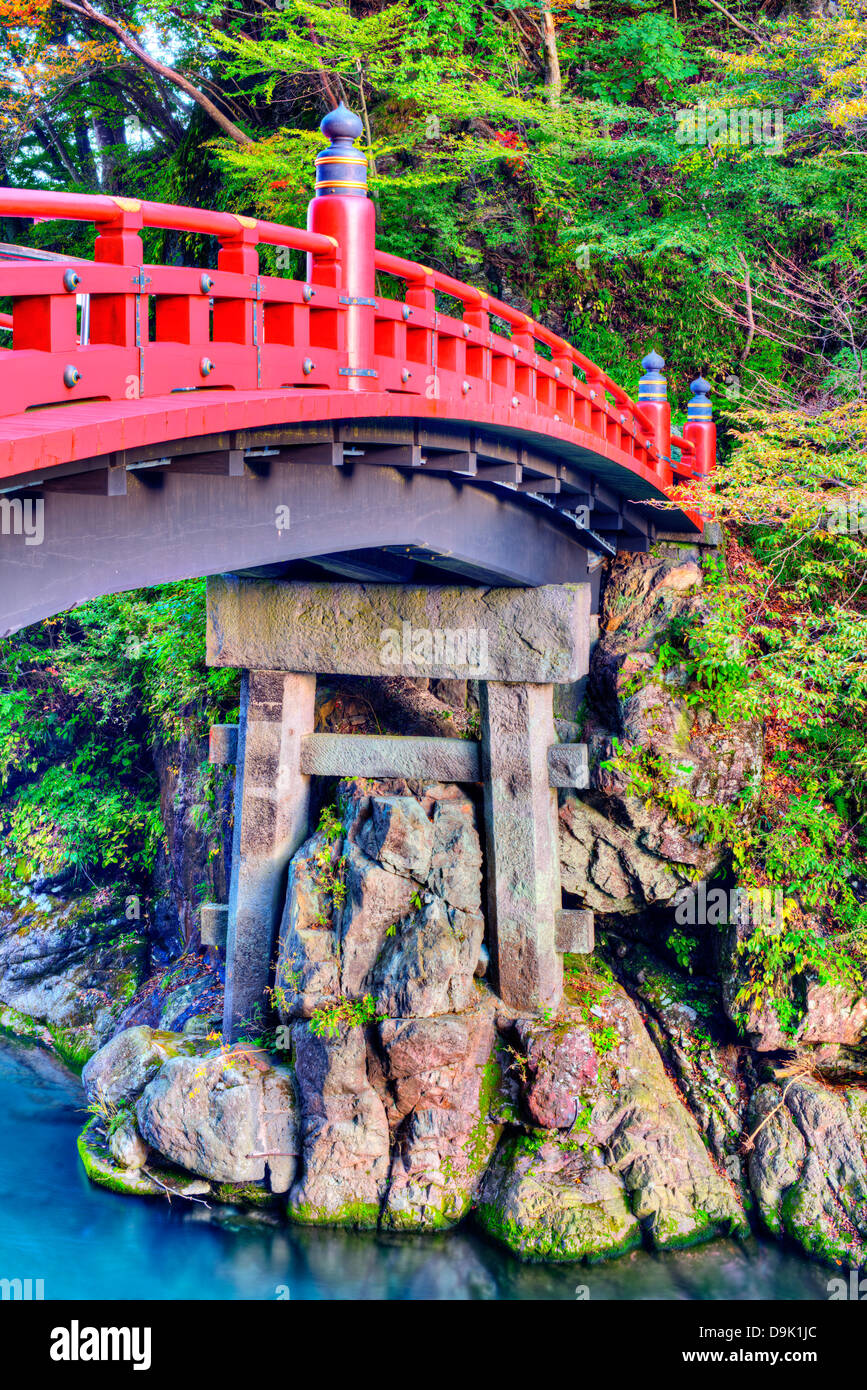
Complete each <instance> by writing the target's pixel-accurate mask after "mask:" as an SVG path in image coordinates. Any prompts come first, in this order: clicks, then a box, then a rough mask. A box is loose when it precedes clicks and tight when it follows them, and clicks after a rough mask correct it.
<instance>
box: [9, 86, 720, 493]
mask: <svg viewBox="0 0 867 1390" xmlns="http://www.w3.org/2000/svg"><path fill="white" fill-rule="evenodd" d="M355 119H356V118H354V117H352V116H351V114H350V113H347V112H345V111H344V112H343V114H342V115H341V112H340V111H338V112H332V113H331V116H330V117H326V118H325V121H323V130H324V131H325V132H326V133H327V134H331V135H332V136H333V137H334V143H333V144H332V145H331V147H330V148H329V150H327V151H326V152H325V153H324V154H323V155H321V156H320V157H319V159H318V160H317V197H316V198H314V200H313V201H312V203H311V205H310V215H309V222H310V229H309V230H306V231H305V230H302V229H300V228H296V227H286V226H282V225H281V224H279V223H275V222H268V221H262V220H260V219H256V218H252V217H244V216H240V215H238V214H234V213H228V212H209V211H205V210H201V209H197V208H186V207H173V206H169V205H167V204H162V203H152V202H147V201H139V200H136V199H127V198H111V197H105V196H86V195H79V194H68V193H49V192H41V191H32V190H16V189H0V216H2V217H22V218H36V219H40V220H44V219H54V218H66V219H71V220H76V221H84V222H90V223H92V224H93V225H94V226H95V229H96V239H95V245H94V253H93V261H89V262H82V261H81V260H78V259H76V260H72V259H70V261H69V263H65V262H64V261H63V260H33V261H28V260H19V259H16V260H14V261H11V262H5V263H4V261H3V260H2V259H0V298H9V299H11V301H12V315H11V320H10V318H9V316H8V315H4V316H2V317H0V328H8V327H10V326H11V330H12V346H11V348H10V349H3V348H0V418H2V417H8V416H11V415H16V414H20V413H21V412H23V411H28V410H32V409H34V408H37V407H43V406H50V405H56V404H60V403H64V404H65V403H67V402H71V401H94V400H100V401H105V400H110V401H123V400H138V399H141V398H145V397H157V396H165V395H168V394H170V393H172V392H176V391H190V390H196V389H203V388H222V389H230V390H236V391H241V390H243V391H250V390H263V391H265V390H267V391H274V390H282V389H287V388H288V389H292V390H296V389H299V388H303V389H304V390H306V391H311V392H313V391H330V392H334V391H347V390H349V391H354V392H358V391H362V392H388V393H400V394H403V395H405V396H406V397H407V398H408V405H409V404H410V401H411V400H412V398H417V399H418V398H421V399H422V400H425V401H431V402H433V401H439V402H441V403H444V406H442V407H428V408H427V409H428V412H429V413H434V414H439V415H441V416H447V414H448V410H447V406H448V403H449V402H463V403H464V409H463V410H462V412H461V414H462V418H466V416H467V413H468V411H471V410H472V407H473V406H475V405H478V406H479V407H480V408H482V407H484V408H486V409H487V408H490V407H500V408H501V410H505V412H506V417H507V419H508V421H509V423H510V424H511V423H514V424H515V425H516V426H522V427H524V428H528V429H532V428H533V422H539V421H542V420H544V421H546V422H547V424H546V425H545V430H546V432H548V433H552V432H553V433H554V434H557V433H558V432H562V434H563V435H564V437H566V436H568V433H569V432H570V431H574V430H578V431H581V432H582V434H584V435H589V436H591V440H592V441H598V444H599V445H602V446H605V452H610V451H611V450H616V451H617V452H618V453H619V454H620V455H624V456H625V459H626V461H627V462H629V461H634V462H633V466H635V465H636V464H637V465H640V466H642V467H643V468H645V469H649V470H651V472H652V474H653V476H654V479H655V480H656V481H657V482H658V485H659V486H660V487H663V488H665V487H668V486H669V485H670V484H671V482H672V480H673V474H674V475H676V476H681V477H692V476H696V475H697V476H703V475H706V474H707V473H709V472H710V471H711V469H712V467H713V463H714V454H715V443H714V438H715V429H714V426H713V424H712V422H711V420H710V402H709V399H704V397H706V395H707V391H709V387H708V386H707V383H706V382H701V381H699V382H696V383H694V386H693V389H694V392H695V390H696V388H697V387H701V388H703V389H702V391H701V393H700V395H701V396H702V399H699V400H694V402H693V405H692V406H691V407H690V423H689V424H688V425H687V426H686V431H685V437H684V438H679V437H678V436H676V435H675V436H672V435H671V433H670V410H669V407H668V403H667V400H665V382H664V379H663V378H662V377H661V376H660V374H659V371H658V369H655V370H649V371H648V373H647V375H646V376H645V378H643V379H642V389H641V391H640V393H639V395H640V399H639V402H635V401H633V400H631V399H630V397H629V395H628V394H627V393H626V392H625V391H624V390H623V389H622V388H621V387H620V386H619V385H618V384H617V383H616V382H614V381H612V380H611V378H610V377H609V376H608V375H607V373H606V372H605V371H604V370H603V369H602V368H600V367H598V366H597V365H596V364H595V363H594V362H592V361H591V360H590V359H589V358H587V357H585V356H584V355H583V354H582V353H581V352H579V351H578V349H576V348H575V347H573V346H572V345H571V344H570V343H568V342H566V341H565V340H564V339H563V338H560V337H559V336H558V335H557V334H556V333H552V332H551V331H550V330H549V329H547V328H545V327H544V325H542V324H540V323H537V322H535V321H534V320H532V319H530V318H529V317H528V316H527V315H525V314H523V313H521V312H519V311H518V310H515V309H513V308H511V307H510V306H509V305H508V304H505V303H503V302H502V301H501V300H499V299H496V298H494V297H493V296H491V295H488V294H486V293H485V292H484V291H482V290H478V289H475V288H473V287H472V286H469V285H465V284H463V283H461V282H460V281H458V280H454V279H452V278H451V277H450V276H448V275H445V274H442V273H441V272H439V271H437V270H432V269H430V268H428V267H426V266H423V265H420V264H417V263H416V262H414V261H408V260H403V259H402V258H400V257H398V256H392V255H389V254H387V253H386V252H382V251H377V250H376V248H375V241H374V233H373V205H372V203H371V202H370V201H369V200H368V198H367V197H366V183H365V182H364V180H363V177H359V178H357V179H356V180H355V181H353V180H351V179H347V178H346V177H344V176H345V175H346V173H347V165H348V166H350V167H349V171H348V172H349V173H353V172H355V173H358V172H359V169H360V170H362V171H363V164H364V156H363V155H362V154H361V152H360V151H358V150H357V149H356V148H355V145H354V139H355V135H354V134H353V133H352V130H353V129H354V128H351V122H353V121H354V120H355ZM341 122H342V124H341ZM329 123H330V124H329ZM334 173H336V174H339V175H340V177H339V178H337V177H335V178H331V179H329V178H328V175H329V174H334ZM359 195H361V196H359ZM148 227H156V228H163V229H169V230H175V231H180V232H188V233H200V234H205V235H210V236H213V237H215V238H216V239H217V241H218V243H219V250H218V254H217V258H216V259H217V265H216V268H215V269H202V268H194V267H187V266H173V265H150V264H147V263H146V262H145V261H144V250H143V245H142V240H141V235H140V234H141V232H142V230H143V229H144V228H148ZM259 246H271V247H278V248H288V249H292V250H296V251H300V252H305V253H306V255H307V265H306V272H307V273H306V278H305V279H304V280H295V279H291V278H288V277H284V276H275V275H260V273H259V255H258V247H259ZM376 272H380V273H381V274H385V275H388V276H390V277H395V278H397V279H399V280H402V281H403V282H404V283H405V293H404V297H403V298H400V299H395V298H388V297H384V296H382V295H377V294H376V278H375V277H376ZM438 294H439V295H444V296H448V297H450V298H452V299H454V300H457V301H458V302H459V303H460V304H461V305H462V309H463V312H462V316H461V317H460V318H457V317H454V316H452V315H450V314H447V313H443V312H441V311H440V310H439V308H438V307H437V306H438V301H437V295H438ZM83 302H86V303H87V305H88V313H87V314H86V315H83V314H82V312H81V306H82V303H83ZM492 317H494V318H496V319H499V320H500V321H501V322H503V323H505V324H506V325H507V327H508V330H509V334H510V336H505V335H504V334H502V333H499V332H495V331H494V330H493V329H492V326H491V319H492ZM648 363H655V364H658V365H659V366H662V365H664V363H662V359H661V358H657V357H655V355H654V356H653V357H651V358H647V359H645V365H646V366H647V364H648ZM705 388H706V389H705ZM694 407H695V410H694ZM371 408H372V410H373V409H375V407H374V403H373V402H371ZM480 418H484V416H483V414H482V415H480ZM500 418H502V416H500ZM552 427H553V429H552ZM672 445H674V446H675V448H677V449H679V450H680V453H681V458H680V459H679V460H677V461H675V462H674V463H672V457H671V454H672Z"/></svg>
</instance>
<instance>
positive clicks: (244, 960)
mask: <svg viewBox="0 0 867 1390" xmlns="http://www.w3.org/2000/svg"><path fill="white" fill-rule="evenodd" d="M315 694H316V677H315V676H314V675H304V676H302V675H294V674H290V673H287V672H284V671H245V672H244V676H243V680H242V686H241V722H240V729H239V737H238V764H237V773H236V778H235V831H234V842H233V849H232V882H231V886H230V889H229V925H228V941H227V948H226V997H225V1007H224V1013H223V1036H224V1037H225V1039H226V1040H227V1041H234V1040H235V1039H236V1038H237V1037H238V1034H239V1032H240V1031H241V1028H242V1025H243V1024H245V1023H255V1016H256V1010H257V1007H258V1008H259V1009H261V1010H262V1011H263V1012H264V1009H265V1004H266V999H265V988H266V986H267V984H268V978H269V975H270V969H271V958H272V955H273V950H274V944H275V939H276V934H277V928H278V925H279V915H280V908H281V901H280V899H281V894H282V891H283V886H284V870H285V868H286V865H287V864H288V862H289V860H290V859H291V857H292V855H293V854H294V853H295V851H296V849H297V848H298V846H299V845H300V844H301V842H302V841H303V840H304V838H305V836H306V835H307V821H308V814H309V807H310V778H309V777H307V776H305V775H304V774H303V773H302V772H301V740H302V738H303V736H304V735H305V734H309V733H311V732H312V730H313V726H314V720H315V716H314V697H315Z"/></svg>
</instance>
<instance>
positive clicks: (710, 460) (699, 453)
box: [683, 376, 716, 478]
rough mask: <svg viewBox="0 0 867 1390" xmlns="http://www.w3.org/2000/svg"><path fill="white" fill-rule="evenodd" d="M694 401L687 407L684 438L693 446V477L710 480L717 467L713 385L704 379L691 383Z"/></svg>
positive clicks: (697, 379) (700, 378)
mask: <svg viewBox="0 0 867 1390" xmlns="http://www.w3.org/2000/svg"><path fill="white" fill-rule="evenodd" d="M689 389H690V391H691V392H692V400H691V401H690V403H689V406H688V407H687V422H686V425H685V426H684V431H683V437H684V439H685V440H686V441H687V442H688V443H689V444H691V445H692V446H693V450H694V453H693V470H692V471H693V476H694V477H696V478H708V477H710V475H711V473H712V472H713V470H714V468H715V467H716V425H715V424H714V422H713V406H712V405H711V400H710V392H711V385H710V382H709V381H705V379H704V377H701V376H699V377H696V379H695V381H693V382H690V387H689Z"/></svg>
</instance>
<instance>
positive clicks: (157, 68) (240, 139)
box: [60, 0, 254, 145]
mask: <svg viewBox="0 0 867 1390" xmlns="http://www.w3.org/2000/svg"><path fill="white" fill-rule="evenodd" d="M60 4H61V6H62V7H63V9H65V10H70V11H71V12H72V13H73V14H78V15H83V16H84V17H85V19H89V20H91V22H92V23H94V24H99V25H100V26H101V27H102V28H103V29H108V31H109V32H110V33H112V34H114V36H115V38H116V39H117V41H118V43H120V44H122V45H123V47H124V48H126V49H128V50H129V52H130V53H132V54H133V55H134V56H135V57H136V58H138V60H139V62H141V63H144V65H145V67H146V68H148V69H149V70H150V71H151V72H153V73H156V74H157V75H158V76H160V77H164V78H165V79H166V81H167V82H171V83H172V84H173V85H174V86H175V87H179V88H180V90H181V91H182V92H185V93H186V94H187V96H188V97H190V98H192V100H193V101H194V102H195V103H196V104H197V105H198V106H200V107H201V108H202V110H203V111H205V112H207V114H208V115H209V116H210V118H211V120H212V121H213V122H214V124H215V125H218V126H219V127H220V129H221V130H222V131H224V132H225V133H226V135H228V136H229V137H230V138H231V139H232V140H234V141H235V144H236V145H252V144H253V143H254V142H253V141H252V140H251V139H250V136H249V135H248V134H247V133H246V131H244V130H242V129H241V127H240V126H237V125H235V122H234V121H230V120H229V118H228V116H224V115H223V112H222V111H221V110H220V108H219V107H218V106H216V105H215V104H214V102H212V101H211V99H210V97H206V96H205V94H204V92H202V91H200V90H199V88H198V87H196V86H195V85H194V84H193V83H192V82H190V81H189V80H188V79H187V78H186V77H183V76H182V74H181V73H179V72H177V71H176V70H175V69H174V68H170V67H169V66H168V65H167V64H166V63H161V62H160V61H159V59H158V58H153V57H152V56H151V55H150V53H147V52H146V51H145V49H143V48H142V46H141V44H140V43H139V42H138V41H137V40H136V39H134V38H133V36H132V34H128V33H127V31H126V30H125V29H124V27H123V25H122V24H119V23H118V21H117V20H116V19H112V18H111V17H110V15H107V14H102V13H101V12H100V11H99V10H95V9H94V8H93V6H92V5H91V3H90V0H81V3H80V4H76V3H75V0H60Z"/></svg>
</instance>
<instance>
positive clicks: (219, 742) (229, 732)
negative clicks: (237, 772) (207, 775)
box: [208, 724, 238, 767]
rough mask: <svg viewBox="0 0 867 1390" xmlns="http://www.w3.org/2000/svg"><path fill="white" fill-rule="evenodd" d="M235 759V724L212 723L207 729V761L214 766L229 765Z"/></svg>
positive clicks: (236, 756) (236, 731)
mask: <svg viewBox="0 0 867 1390" xmlns="http://www.w3.org/2000/svg"><path fill="white" fill-rule="evenodd" d="M237 761H238V726H237V724H212V725H211V727H210V729H209V730H208V762H209V763H212V764H213V765H214V767H229V766H231V765H233V764H235V763H237Z"/></svg>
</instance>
